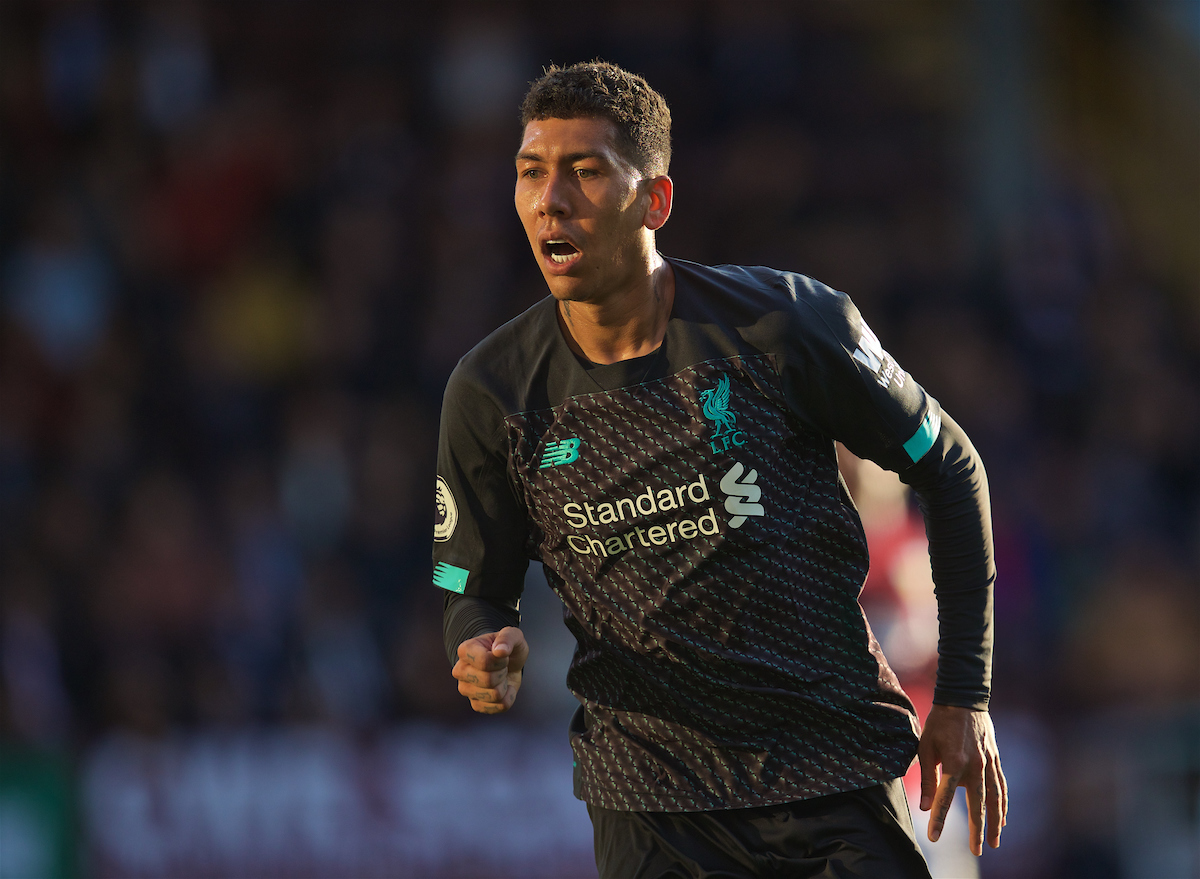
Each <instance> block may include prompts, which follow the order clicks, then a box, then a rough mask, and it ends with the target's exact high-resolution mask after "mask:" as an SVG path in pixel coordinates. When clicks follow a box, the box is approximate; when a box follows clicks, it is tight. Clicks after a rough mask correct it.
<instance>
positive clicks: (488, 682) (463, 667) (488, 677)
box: [451, 660, 508, 689]
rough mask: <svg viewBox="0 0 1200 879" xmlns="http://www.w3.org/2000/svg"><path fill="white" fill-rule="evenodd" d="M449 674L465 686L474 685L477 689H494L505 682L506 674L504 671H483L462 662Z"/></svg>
mask: <svg viewBox="0 0 1200 879" xmlns="http://www.w3.org/2000/svg"><path fill="white" fill-rule="evenodd" d="M451 674H452V675H453V676H454V677H455V679H457V680H460V681H463V682H464V683H467V684H474V685H475V686H477V687H487V688H492V689H494V688H495V687H496V685H497V684H499V683H500V682H501V681H503V680H505V679H506V677H507V676H508V673H507V671H506V670H505V669H500V670H498V671H484V670H483V669H481V668H476V667H475V666H473V665H469V664H468V663H466V662H463V661H462V660H459V661H458V662H456V663H455V664H454V669H453V671H451Z"/></svg>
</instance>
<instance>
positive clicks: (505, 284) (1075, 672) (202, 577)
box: [0, 0, 1200, 879]
mask: <svg viewBox="0 0 1200 879" xmlns="http://www.w3.org/2000/svg"><path fill="white" fill-rule="evenodd" d="M594 57H602V58H604V59H607V60H611V61H615V62H617V63H620V64H622V65H624V66H626V67H628V68H630V69H632V70H634V71H636V72H639V73H641V74H643V75H645V76H646V77H647V78H648V80H649V81H650V83H651V84H652V85H653V86H655V87H656V88H657V89H658V90H659V91H661V92H662V94H663V95H664V96H665V97H666V99H667V101H668V102H669V104H670V105H671V108H672V112H673V115H674V121H675V129H674V130H675V161H674V164H673V167H672V169H671V172H672V176H673V177H674V179H675V183H676V205H675V213H674V216H673V217H672V219H671V222H670V223H669V224H668V225H667V227H666V228H665V229H664V230H663V232H662V233H661V234H660V239H659V240H660V248H661V249H662V251H663V252H664V253H667V254H670V255H673V256H678V257H684V258H688V259H693V260H699V261H703V262H735V263H762V264H768V265H772V266H775V267H778V268H786V269H793V270H797V271H801V272H804V273H806V274H809V275H812V276H814V277H816V278H818V279H820V280H822V281H824V282H826V283H828V284H830V285H832V286H834V287H837V288H839V289H841V290H844V291H846V292H848V293H849V294H850V295H851V296H852V297H853V298H854V300H855V301H856V303H857V304H858V305H859V307H860V309H861V310H862V312H863V313H864V315H865V316H866V318H867V319H868V320H869V321H870V323H871V325H872V327H873V329H874V330H875V331H876V333H877V334H878V335H879V337H880V338H881V339H882V340H883V342H884V345H885V346H886V347H887V348H888V349H889V350H890V351H891V352H892V353H893V354H894V355H895V356H896V357H897V359H898V360H899V361H900V363H901V364H902V365H903V366H904V367H905V368H906V369H908V370H909V371H910V372H911V373H912V374H913V375H914V376H915V377H916V379H917V380H918V381H920V382H921V383H922V384H923V385H924V386H925V387H926V388H927V389H928V390H929V391H930V392H931V393H932V394H934V395H935V396H936V397H938V399H939V400H940V401H941V402H942V404H943V405H944V406H945V408H946V409H947V410H948V411H949V412H951V413H952V414H953V415H954V416H955V418H956V419H957V420H958V421H959V422H960V423H961V424H962V425H963V426H964V427H965V428H966V430H967V431H968V433H969V434H970V435H971V437H972V438H973V440H974V441H975V444H976V445H977V447H978V448H979V449H980V451H981V453H982V455H983V457H984V460H985V461H986V463H987V466H988V471H989V474H990V479H991V488H992V500H993V504H994V514H995V529H996V540H997V559H998V567H999V582H998V585H997V590H996V633H997V634H996V644H997V647H996V670H995V681H994V696H993V703H992V705H993V715H994V717H995V721H996V725H997V728H998V731H999V740H1000V744H1001V749H1002V754H1003V758H1004V765H1005V768H1006V770H1007V773H1008V778H1009V785H1010V789H1011V797H1012V811H1011V820H1010V823H1009V826H1008V828H1007V829H1006V832H1005V834H1004V844H1003V846H1002V847H1001V849H999V850H998V851H996V852H992V851H989V852H987V853H986V854H985V856H984V857H983V858H982V859H981V860H980V861H979V862H975V861H974V859H972V858H970V857H966V858H964V857H963V852H965V842H963V838H964V837H963V835H962V833H961V832H959V833H958V835H957V836H955V837H952V838H948V839H947V840H945V841H943V842H942V843H941V844H940V846H938V847H935V850H934V851H933V852H932V853H931V860H932V861H933V862H934V868H935V875H939V876H951V877H966V876H973V875H976V874H977V873H978V874H982V875H983V876H984V877H1008V876H1012V877H1024V879H1071V877H1080V879H1083V877H1087V879H1097V877H1100V879H1104V877H1147V879H1173V877H1188V876H1200V3H1197V2H1196V0H1178V2H1172V0H1161V2H1155V0H1090V2H1089V0H1037V2H1033V0H1029V2H1022V0H827V2H826V0H819V2H790V3H773V2H766V0H737V2H734V0H653V2H650V0H641V2H625V0H620V2H617V0H613V2H599V0H597V2H593V3H589V4H578V5H573V4H557V5H548V4H545V3H534V2H512V3H501V2H477V3H470V2H444V3H406V2H399V0H397V2H386V3H385V2H353V0H338V2H332V0H241V2H233V0H228V2H216V0H205V2H200V0H184V2H177V0H145V2H132V0H130V2H116V0H109V2H101V0H3V2H0V586H2V593H0V706H2V714H0V747H2V754H0V757H2V761H0V876H2V877H10V879H33V877H41V876H56V877H57V876H63V877H90V876H97V877H116V876H122V877H124V876H141V877H166V876H170V877H200V876H203V877H217V876H231V877H232V876H250V875H255V876H273V877H369V876H420V877H438V876H445V877H449V876H463V877H468V876H480V875H487V876H488V877H490V879H499V877H505V876H513V877H516V876H523V877H531V876H545V877H565V876H589V875H593V876H594V875H595V873H594V867H593V866H592V864H591V837H590V826H589V824H588V821H587V816H586V813H585V812H584V811H583V808H582V806H581V804H579V803H577V802H576V801H575V800H573V799H572V798H571V794H570V790H571V786H570V753H569V749H568V747H567V739H566V723H567V719H568V717H569V715H570V713H571V710H572V707H573V700H572V699H571V697H570V695H569V694H568V693H567V692H566V690H565V687H564V686H563V678H564V676H565V672H566V666H567V663H568V661H569V657H570V651H571V643H570V636H569V635H568V634H567V633H566V631H565V629H564V628H563V627H562V625H561V623H560V622H559V620H558V613H559V611H558V609H557V608H556V606H555V599H554V598H553V596H552V595H551V594H550V593H549V590H548V589H547V587H546V586H545V583H544V580H543V579H542V578H541V576H540V572H539V571H538V570H537V568H536V566H535V567H534V568H533V569H532V570H531V573H530V577H529V581H528V588H527V591H526V599H525V601H524V603H523V607H524V610H525V613H526V623H525V626H526V628H527V630H528V631H529V636H530V640H531V642H532V644H533V651H534V652H533V658H532V659H531V664H530V668H529V671H528V672H527V674H526V678H527V683H526V686H525V688H524V689H523V691H522V697H521V700H520V701H519V702H518V705H517V708H516V710H515V711H514V712H513V713H512V714H511V715H508V716H505V717H503V718H491V719H487V720H485V721H483V722H480V721H477V720H476V719H475V718H474V717H472V716H471V712H470V710H469V708H468V706H467V704H466V702H465V700H463V699H462V698H461V697H459V696H458V695H457V692H456V690H455V686H454V682H453V680H452V679H451V678H450V676H449V669H448V667H447V663H446V658H445V655H444V653H443V649H442V643H441V623H440V618H441V601H442V599H441V593H440V591H439V590H438V589H436V588H435V587H433V586H432V585H431V583H430V573H431V571H430V567H431V566H430V560H429V555H430V545H431V531H432V506H433V505H432V494H433V491H432V489H433V473H434V454H433V449H434V445H435V442H436V430H437V419H438V411H439V405H440V398H441V391H442V388H443V386H444V383H445V379H446V377H447V375H448V373H449V371H450V370H451V369H452V367H453V366H454V364H455V362H456V361H457V359H458V358H459V357H460V356H461V355H462V354H463V353H464V352H465V351H467V350H468V348H470V346H472V345H473V344H474V343H475V342H477V341H478V340H479V339H481V338H482V337H483V336H484V335H485V334H486V333H487V332H488V331H489V330H490V329H492V328H493V327H495V326H496V325H498V324H499V323H501V322H502V321H504V320H506V319H508V318H509V317H511V316H513V315H515V314H517V313H519V312H520V311H521V310H523V309H524V308H526V307H528V306H529V305H531V304H532V303H534V302H535V301H537V300H538V299H539V298H541V297H542V296H543V295H545V288H544V285H543V282H542V280H541V277H540V274H539V273H538V270H537V268H536V266H535V264H534V262H533V260H532V259H531V258H530V255H529V253H528V245H527V244H526V242H525V240H524V237H523V234H522V232H521V229H520V226H519V224H518V222H517V219H516V217H515V215H514V212H513V209H512V201H511V197H512V196H511V193H512V190H511V185H512V180H513V171H512V162H511V157H512V154H513V152H514V150H515V147H516V145H517V143H518V139H519V134H520V131H519V127H518V124H517V121H516V107H517V104H518V102H519V99H520V97H521V95H522V93H523V90H524V88H525V87H526V84H527V83H528V82H529V81H530V80H532V79H534V78H536V77H537V76H538V75H539V73H540V70H541V68H542V66H543V65H545V64H548V63H551V62H555V63H571V62H574V61H578V60H586V59H590V58H594ZM843 469H844V472H845V474H846V477H847V480H848V482H849V483H850V485H851V487H852V490H853V492H854V494H855V497H856V500H857V501H858V502H859V506H860V508H861V510H862V513H863V518H864V521H865V524H866V528H867V531H868V536H869V539H870V543H871V546H872V556H873V560H872V571H871V575H870V578H869V580H868V582H867V585H866V589H865V592H864V596H863V602H864V605H865V606H866V608H867V611H868V614H869V616H870V618H871V621H872V624H873V626H874V627H875V629H876V632H877V633H878V634H879V637H880V640H881V641H882V642H883V645H884V649H885V651H886V652H887V654H888V656H889V657H890V658H891V660H892V663H893V665H894V666H895V667H896V669H897V670H898V671H899V672H900V675H901V678H902V680H903V682H904V684H905V686H906V687H907V688H908V689H909V691H910V693H912V695H913V696H914V699H915V700H916V701H917V702H918V703H921V704H926V705H927V704H928V700H929V693H930V684H931V680H932V669H933V666H934V663H935V661H936V643H935V639H936V619H935V613H936V607H935V605H934V604H933V602H932V597H931V588H932V587H931V585H930V581H929V571H928V559H927V556H926V552H925V544H924V535H923V531H922V526H921V523H920V518H919V515H917V514H916V513H915V512H914V506H913V502H912V500H911V498H908V497H907V496H906V495H905V493H904V490H903V489H902V487H901V486H900V484H899V483H898V482H897V481H896V480H895V478H894V477H893V476H891V475H890V474H885V473H883V472H882V471H879V470H878V468H874V466H873V465H869V464H864V463H863V462H859V461H856V460H855V459H853V458H852V457H850V456H848V455H847V456H845V458H844V459H843ZM916 823H917V827H918V829H919V833H922V834H923V830H924V825H925V817H924V816H923V815H918V816H917V817H916Z"/></svg>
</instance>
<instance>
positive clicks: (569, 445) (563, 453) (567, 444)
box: [538, 437, 579, 470]
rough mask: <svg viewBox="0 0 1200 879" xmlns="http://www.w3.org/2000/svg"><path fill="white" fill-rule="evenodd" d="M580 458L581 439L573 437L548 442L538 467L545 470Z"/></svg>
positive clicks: (571, 462)
mask: <svg viewBox="0 0 1200 879" xmlns="http://www.w3.org/2000/svg"><path fill="white" fill-rule="evenodd" d="M578 460H579V440H578V439H576V438H575V437H571V438H570V439H563V440H558V441H557V442H552V443H546V450H545V451H544V452H542V463H541V465H540V466H539V467H538V469H539V470H544V469H545V468H547V467H558V466H559V465H561V464H573V463H574V462H575V461H578Z"/></svg>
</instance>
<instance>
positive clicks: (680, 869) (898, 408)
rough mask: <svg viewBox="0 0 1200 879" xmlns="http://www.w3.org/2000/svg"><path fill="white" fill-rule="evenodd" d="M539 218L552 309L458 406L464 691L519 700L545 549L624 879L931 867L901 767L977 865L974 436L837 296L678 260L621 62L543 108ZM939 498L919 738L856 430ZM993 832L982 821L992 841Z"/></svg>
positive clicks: (983, 537) (993, 780)
mask: <svg viewBox="0 0 1200 879" xmlns="http://www.w3.org/2000/svg"><path fill="white" fill-rule="evenodd" d="M522 119H523V123H524V126H525V128H524V135H523V138H522V142H521V146H520V150H519V152H518V154H517V158H516V166H517V184H516V198H515V202H516V208H517V213H518V214H519V216H520V218H521V221H522V223H523V225H524V227H525V231H526V233H527V235H528V237H529V241H530V244H531V246H532V248H533V253H534V256H535V258H536V259H537V261H538V264H539V266H540V267H541V270H542V273H543V275H544V276H545V279H546V282H547V285H548V286H549V288H550V293H551V295H550V296H549V297H547V298H546V299H545V300H543V301H542V302H540V303H539V304H537V305H535V306H534V307H532V308H531V309H529V310H528V311H527V312H525V313H524V314H522V315H521V316H519V317H517V318H515V319H514V320H512V321H510V322H509V323H508V324H506V325H505V326H503V327H501V328H500V329H498V330H497V331H496V332H494V333H493V334H492V335H491V336H489V337H488V338H487V339H485V340H484V341H483V342H481V343H480V344H479V345H478V346H476V348H475V349H474V350H472V351H471V352H470V353H469V354H467V355H466V356H465V357H464V358H463V359H462V361H461V362H460V363H459V365H458V367H457V368H456V369H455V371H454V374H453V375H452V376H451V379H450V381H449V383H448V385H447V388H446V396H445V400H444V404H443V412H442V428H441V440H440V445H439V454H438V479H437V505H438V519H437V525H436V528H435V534H434V537H435V541H434V562H435V567H434V582H435V583H436V584H437V585H438V586H440V587H441V588H443V589H445V590H446V605H445V607H446V610H445V619H444V632H445V640H446V647H447V653H448V655H449V657H450V660H451V662H453V663H454V667H453V675H454V677H455V678H457V679H458V681H459V691H460V692H461V693H462V694H463V695H464V696H466V697H467V698H468V699H470V701H471V705H472V707H473V708H474V709H475V710H476V711H479V712H482V713H485V714H495V713H500V712H503V711H507V710H508V709H509V708H511V707H512V705H513V701H514V700H515V699H516V696H517V694H518V691H519V688H520V685H521V673H522V668H523V666H524V664H525V659H526V657H527V656H528V650H529V648H528V645H527V644H526V641H525V637H524V635H523V633H522V632H521V629H520V628H519V624H520V615H519V612H518V599H519V597H520V594H521V589H522V585H523V580H524V573H525V570H526V568H527V566H528V560H529V559H530V558H535V559H539V560H541V561H542V562H543V564H544V569H545V572H546V577H547V580H548V582H549V583H550V586H551V587H552V588H553V589H554V590H555V592H556V593H557V594H558V595H559V597H560V598H561V599H562V600H563V603H564V605H565V616H564V619H565V621H566V624H567V626H568V628H569V629H570V630H571V632H572V633H573V634H574V635H575V638H576V640H577V642H578V643H577V648H576V652H575V657H574V659H573V661H572V663H571V668H570V671H569V672H568V675H567V685H568V687H569V688H570V689H571V691H572V692H573V693H574V694H575V696H576V697H577V698H578V699H579V702H580V708H579V710H578V711H577V712H576V716H575V719H574V720H573V722H572V725H571V741H572V748H573V750H574V754H575V764H576V767H575V771H576V794H577V795H578V796H579V797H580V798H582V799H583V800H585V801H586V802H587V804H588V810H589V814H591V816H592V820H593V824H594V826H595V830H596V858H597V865H598V867H599V869H600V872H601V875H602V876H605V877H631V876H638V877H642V876H645V877H653V876H675V875H688V876H699V875H710V874H713V875H717V874H719V875H723V876H724V875H728V876H775V875H779V876H818V875H820V876H827V875H828V876H832V875H839V876H845V875H855V876H871V877H884V876H905V877H908V876H927V875H928V871H927V869H926V867H925V864H924V861H923V859H922V858H921V855H920V852H919V850H918V848H917V846H916V842H915V837H914V835H913V831H912V824H911V819H910V817H909V814H908V807H907V803H906V802H905V800H904V794H903V790H902V788H901V785H900V781H899V779H900V777H901V776H903V775H904V773H905V771H906V770H907V768H908V766H909V764H910V763H911V761H912V758H913V756H914V754H916V755H918V756H919V757H920V760H921V769H922V784H921V808H922V809H925V810H929V809H932V811H933V814H932V816H931V819H930V822H929V837H930V839H932V840H936V839H937V837H938V836H939V835H940V833H941V829H942V825H943V822H944V820H945V817H946V813H947V811H948V810H949V808H950V804H951V802H952V800H953V797H954V793H955V790H956V789H957V788H958V787H965V788H966V789H967V802H968V810H969V817H970V825H971V848H972V850H973V851H974V852H975V853H976V854H980V853H981V852H982V847H983V839H984V836H985V823H986V835H987V839H988V842H989V844H990V845H992V846H997V845H999V841H1000V829H1001V827H1002V826H1003V825H1004V822H1005V815H1006V812H1007V791H1006V788H1005V781H1004V775H1003V772H1002V771H1001V767H1000V758H999V754H998V752H997V749H996V743H995V735H994V732H993V729H992V723H991V720H990V717H989V715H988V711H987V704H988V696H989V685H990V666H991V590H992V584H993V581H994V579H995V570H994V565H993V559H992V543H991V526H990V519H989V512H988V500H987V483H986V477H985V475H984V470H983V465H982V463H981V462H980V460H979V458H978V456H977V454H976V453H975V450H974V449H973V447H972V446H971V444H970V441H969V440H968V439H967V437H966V435H965V434H964V433H963V432H962V430H961V429H960V428H959V427H958V426H957V425H956V424H955V423H954V421H953V420H952V419H951V418H950V417H949V416H948V415H947V414H946V413H944V412H943V411H942V410H941V408H940V406H939V405H938V403H937V401H936V400H934V399H933V398H932V397H930V396H929V395H927V394H926V393H925V391H924V390H923V389H922V388H921V387H920V386H919V385H918V384H917V383H916V382H915V381H914V380H913V379H912V378H911V377H910V376H909V375H908V374H907V373H905V372H904V371H903V370H902V369H901V368H900V367H899V365H898V364H897V363H896V361H895V360H894V359H893V358H892V357H891V356H890V355H888V353H887V352H886V351H885V350H884V349H883V348H882V346H881V345H880V343H879V340H878V339H877V338H876V337H875V335H874V334H873V333H872V332H871V330H870V328H869V327H868V326H867V324H866V323H865V322H864V321H863V320H862V318H861V316H860V315H859V313H858V311H857V310H856V309H855V308H854V305H853V304H852V303H851V302H850V301H849V299H847V298H846V297H845V296H844V295H842V294H840V293H837V292H836V291H833V290H831V289H830V288H828V287H825V286H824V285H822V284H820V283H818V282H816V281H814V280H812V279H811V278H807V277H805V276H803V275H797V274H793V273H790V272H782V271H776V270H773V269H766V268H761V267H754V268H746V267H738V266H716V267H709V266H702V265H697V264H694V263H689V262H686V261H683V260H676V259H667V258H664V257H663V256H661V255H660V254H659V253H658V252H657V250H656V249H655V244H654V233H655V231H656V230H657V229H658V228H660V227H661V226H662V225H663V224H664V223H665V222H666V221H667V218H668V217H669V215H670V212H671V203H672V194H673V193H672V183H671V179H670V177H668V176H667V168H668V165H669V162H670V114H669V111H668V110H667V107H666V104H665V102H663V100H662V98H661V97H660V96H659V95H658V94H657V93H656V92H654V91H653V90H652V89H651V88H650V87H649V86H648V85H647V84H646V83H645V81H644V80H642V79H641V78H640V77H636V76H634V75H632V74H629V73H627V72H626V71H623V70H621V69H620V68H617V67H614V66H612V65H607V64H602V63H590V64H580V65H575V66H573V67H569V68H565V69H564V68H552V69H551V70H549V71H548V72H547V73H546V75H545V76H544V77H542V79H540V80H538V81H537V82H535V83H534V84H533V86H532V87H531V89H530V91H529V94H528V95H527V96H526V99H525V102H524V104H523V106H522ZM838 440H840V441H841V442H843V443H844V444H845V445H846V446H847V447H848V448H849V449H850V450H851V451H853V452H855V453H856V454H858V455H859V456H861V457H866V458H871V459H872V460H874V461H876V462H877V463H879V464H881V465H882V466H884V467H887V468H889V469H891V470H895V471H897V472H898V473H899V474H900V477H901V479H903V480H904V481H905V482H906V483H908V484H909V485H911V486H912V487H913V488H914V489H915V491H916V492H917V495H918V497H919V499H920V501H921V506H922V510H923V511H924V514H925V518H926V528H927V533H928V535H929V544H930V555H931V560H932V565H933V573H934V582H935V584H936V591H937V596H938V604H939V618H940V639H939V655H940V658H939V668H938V683H937V689H936V691H935V696H934V702H935V704H934V707H933V709H932V711H931V712H930V714H929V716H928V718H927V719H926V722H925V725H924V729H923V730H922V728H921V725H920V722H919V720H918V719H917V717H916V716H915V711H914V710H913V707H912V703H911V702H910V701H909V699H908V697H907V696H906V695H905V694H904V691H903V690H902V689H901V687H900V684H899V682H898V681H897V679H896V677H895V675H894V674H893V673H892V671H891V669H890V668H889V667H888V665H887V662H886V660H885V658H884V656H883V653H882V651H881V650H880V649H879V645H878V644H877V643H876V641H875V639H874V637H873V636H872V634H871V630H870V627H869V625H868V624H867V622H866V620H865V618H864V616H863V614H862V611H861V608H860V607H859V605H858V601H857V598H858V593H859V591H860V589H861V587H862V583H863V580H864V578H865V576H866V571H867V551H866V542H865V539H864V536H863V532H862V527H861V524H860V522H859V520H858V515H857V512H856V510H855V509H854V505H853V501H852V500H851V499H850V497H849V494H848V493H847V491H846V489H845V484H844V483H843V482H842V480H841V478H840V475H839V474H838V470H837V458H836V453H835V446H834V443H835V441H838ZM985 819H986V822H985Z"/></svg>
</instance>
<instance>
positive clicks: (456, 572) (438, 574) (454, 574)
mask: <svg viewBox="0 0 1200 879" xmlns="http://www.w3.org/2000/svg"><path fill="white" fill-rule="evenodd" d="M470 573H471V572H470V571H468V570H467V569H466V568H456V567H455V566H454V565H448V564H446V563H445V562H438V563H437V565H436V566H435V567H434V569H433V585H434V586H440V587H441V588H442V589H445V590H447V591H449V592H457V593H458V594H459V595H462V593H463V590H464V589H466V588H467V575H468V574H470Z"/></svg>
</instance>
